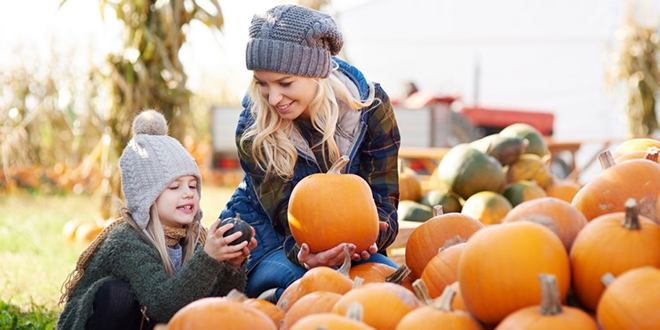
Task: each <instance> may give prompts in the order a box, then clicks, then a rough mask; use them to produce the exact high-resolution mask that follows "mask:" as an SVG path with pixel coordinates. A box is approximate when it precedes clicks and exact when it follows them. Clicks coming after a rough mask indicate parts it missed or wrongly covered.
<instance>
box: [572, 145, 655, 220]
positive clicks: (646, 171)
mask: <svg viewBox="0 0 660 330" xmlns="http://www.w3.org/2000/svg"><path fill="white" fill-rule="evenodd" d="M598 157H599V159H600V161H601V165H602V167H603V172H601V173H600V174H598V176H596V177H595V178H594V179H592V180H591V181H590V182H589V183H587V184H586V185H584V187H582V189H580V191H578V193H577V194H576V195H575V197H574V198H573V201H572V202H571V204H573V206H575V207H576V208H577V209H578V210H580V212H582V214H584V216H585V217H586V218H587V221H591V220H592V219H594V218H596V217H598V216H600V215H603V214H607V213H613V212H623V211H624V210H625V207H624V204H625V201H626V199H628V198H634V199H636V200H637V203H638V207H639V213H640V214H641V215H644V216H645V217H648V218H649V219H651V220H653V221H655V222H658V213H657V208H656V203H657V202H658V193H660V164H658V163H657V162H652V161H648V160H646V159H631V160H628V161H625V162H621V163H619V164H615V162H614V159H613V158H612V154H611V153H610V152H609V150H606V151H604V152H602V153H600V154H599V156H598Z"/></svg>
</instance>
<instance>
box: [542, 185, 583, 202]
mask: <svg viewBox="0 0 660 330" xmlns="http://www.w3.org/2000/svg"><path fill="white" fill-rule="evenodd" d="M581 188H582V186H581V185H580V184H579V183H577V182H575V181H573V180H558V179H554V180H552V183H551V184H550V185H549V186H547V187H545V194H546V195H548V197H555V198H559V199H561V200H563V201H565V202H568V203H570V202H572V201H573V197H575V195H577V192H578V191H580V189H581Z"/></svg>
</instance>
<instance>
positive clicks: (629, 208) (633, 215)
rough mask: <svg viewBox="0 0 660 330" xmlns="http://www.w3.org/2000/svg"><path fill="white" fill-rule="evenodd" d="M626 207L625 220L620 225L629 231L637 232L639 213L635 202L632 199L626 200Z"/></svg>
mask: <svg viewBox="0 0 660 330" xmlns="http://www.w3.org/2000/svg"><path fill="white" fill-rule="evenodd" d="M624 205H625V207H626V218H625V219H623V222H621V225H622V226H623V227H625V228H627V229H630V230H639V229H640V225H639V211H638V210H637V201H636V200H635V199H634V198H628V199H627V200H626V203H625V204H624Z"/></svg>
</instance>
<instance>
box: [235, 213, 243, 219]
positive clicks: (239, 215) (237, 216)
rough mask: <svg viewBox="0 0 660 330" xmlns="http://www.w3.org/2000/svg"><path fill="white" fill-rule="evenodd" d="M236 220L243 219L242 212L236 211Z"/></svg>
mask: <svg viewBox="0 0 660 330" xmlns="http://www.w3.org/2000/svg"><path fill="white" fill-rule="evenodd" d="M234 219H236V220H241V214H240V213H238V212H236V216H235V217H234Z"/></svg>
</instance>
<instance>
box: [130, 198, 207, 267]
mask: <svg viewBox="0 0 660 330" xmlns="http://www.w3.org/2000/svg"><path fill="white" fill-rule="evenodd" d="M149 213H150V215H151V220H150V221H149V223H148V224H147V227H146V228H145V230H146V231H147V233H149V235H150V236H151V237H150V238H151V240H152V241H153V243H154V245H155V247H156V250H158V254H159V255H160V259H161V261H162V263H163V266H164V267H165V272H166V273H167V275H168V276H169V277H172V276H173V275H174V270H173V269H172V263H171V262H170V257H169V254H168V253H167V244H166V243H165V230H164V229H163V224H162V223H161V222H160V218H159V217H158V210H157V209H156V204H153V205H151V208H150V209H149ZM124 219H125V220H126V221H127V222H128V223H130V224H131V226H133V228H135V230H137V231H138V232H140V233H144V232H143V231H142V230H140V228H139V227H138V225H137V223H136V222H135V221H134V220H133V218H132V217H131V216H130V215H129V214H128V213H126V214H125V216H124ZM198 225H199V226H201V224H198ZM188 226H189V228H188V230H186V237H185V238H184V239H183V241H182V242H181V243H182V244H181V249H182V258H183V260H182V262H181V264H185V263H186V261H188V258H190V256H191V255H192V254H193V252H195V243H196V242H195V241H196V238H197V230H193V227H194V226H193V225H192V224H190V225H188Z"/></svg>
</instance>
